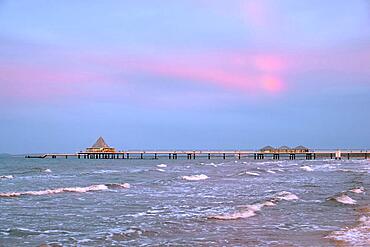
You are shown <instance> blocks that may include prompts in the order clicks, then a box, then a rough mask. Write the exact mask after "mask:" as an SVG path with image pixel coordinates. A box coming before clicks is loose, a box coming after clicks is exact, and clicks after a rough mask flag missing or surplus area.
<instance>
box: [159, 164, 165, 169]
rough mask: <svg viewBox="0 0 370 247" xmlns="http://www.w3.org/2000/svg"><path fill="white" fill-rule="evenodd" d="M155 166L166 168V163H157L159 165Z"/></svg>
mask: <svg viewBox="0 0 370 247" xmlns="http://www.w3.org/2000/svg"><path fill="white" fill-rule="evenodd" d="M157 167H159V168H166V167H167V165H166V164H159V165H157Z"/></svg>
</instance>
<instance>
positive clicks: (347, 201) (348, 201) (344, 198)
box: [334, 194, 357, 205]
mask: <svg viewBox="0 0 370 247" xmlns="http://www.w3.org/2000/svg"><path fill="white" fill-rule="evenodd" d="M334 199H335V200H336V201H337V202H340V203H343V204H350V205H354V204H356V203H357V201H356V200H354V199H352V198H351V197H349V196H347V195H345V194H342V195H340V196H337V197H334Z"/></svg>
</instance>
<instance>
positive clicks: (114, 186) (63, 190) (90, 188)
mask: <svg viewBox="0 0 370 247" xmlns="http://www.w3.org/2000/svg"><path fill="white" fill-rule="evenodd" d="M128 188H130V184H128V183H124V184H97V185H90V186H87V187H65V188H57V189H48V190H38V191H24V192H7V193H0V197H19V196H26V195H30V196H42V195H51V194H59V193H66V192H74V193H86V192H92V191H102V190H108V189H128Z"/></svg>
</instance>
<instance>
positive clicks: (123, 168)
mask: <svg viewBox="0 0 370 247" xmlns="http://www.w3.org/2000/svg"><path fill="white" fill-rule="evenodd" d="M369 173H370V161H369V160H342V161H335V160H314V161H306V160H294V161H269V160H264V161H255V160H243V159H242V160H233V159H229V160H221V159H220V160H217V159H212V160H206V159H199V160H198V159H196V160H185V159H183V160H182V159H178V160H166V159H159V160H84V159H81V160H79V159H24V158H23V157H7V158H0V246H40V245H42V244H47V245H54V246H59V245H60V246H337V245H338V246H369V244H370V242H369V239H370V236H369V234H370V221H369V220H370V209H369V201H370V200H369V199H370V197H369V193H368V190H369V189H370V174H369Z"/></svg>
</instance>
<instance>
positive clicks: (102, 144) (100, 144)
mask: <svg viewBox="0 0 370 247" xmlns="http://www.w3.org/2000/svg"><path fill="white" fill-rule="evenodd" d="M92 148H109V146H108V145H107V143H105V141H104V139H103V137H101V136H100V137H99V138H98V140H96V142H95V144H94V145H93V146H92Z"/></svg>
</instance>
